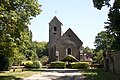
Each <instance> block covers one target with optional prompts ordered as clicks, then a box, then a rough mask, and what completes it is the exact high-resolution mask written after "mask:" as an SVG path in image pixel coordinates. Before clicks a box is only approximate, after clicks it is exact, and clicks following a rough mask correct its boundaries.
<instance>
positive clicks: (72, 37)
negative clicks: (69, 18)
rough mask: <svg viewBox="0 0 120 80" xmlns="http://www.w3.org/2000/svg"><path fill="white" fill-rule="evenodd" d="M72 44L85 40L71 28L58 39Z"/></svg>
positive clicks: (80, 43) (78, 43)
mask: <svg viewBox="0 0 120 80" xmlns="http://www.w3.org/2000/svg"><path fill="white" fill-rule="evenodd" d="M61 42H62V43H63V44H68V43H69V44H71V45H73V46H74V45H76V44H77V45H82V44H83V42H82V41H81V40H80V39H79V38H78V37H77V35H76V34H75V33H74V32H73V31H72V30H71V29H70V28H69V29H68V30H67V31H66V32H65V33H64V34H63V35H62V36H61V38H60V39H59V40H58V41H57V43H61Z"/></svg>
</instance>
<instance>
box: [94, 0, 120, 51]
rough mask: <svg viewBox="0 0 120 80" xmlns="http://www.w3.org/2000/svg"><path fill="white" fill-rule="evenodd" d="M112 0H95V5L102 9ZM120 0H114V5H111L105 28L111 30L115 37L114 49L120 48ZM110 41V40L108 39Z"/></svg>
mask: <svg viewBox="0 0 120 80" xmlns="http://www.w3.org/2000/svg"><path fill="white" fill-rule="evenodd" d="M110 1H112V0H93V3H94V7H96V8H97V9H99V10H100V9H101V8H102V7H103V6H105V5H108V6H110ZM119 17H120V0H114V1H113V5H112V6H110V9H109V13H108V21H107V22H105V24H106V25H105V29H107V30H106V31H107V32H109V34H110V35H111V36H113V37H114V41H112V44H111V46H110V47H111V48H112V50H114V51H119V50H120V45H119V44H120V23H119V21H120V18H119ZM108 41H109V40H108Z"/></svg>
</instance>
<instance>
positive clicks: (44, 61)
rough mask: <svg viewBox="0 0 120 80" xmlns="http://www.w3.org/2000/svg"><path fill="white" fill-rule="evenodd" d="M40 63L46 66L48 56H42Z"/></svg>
mask: <svg viewBox="0 0 120 80" xmlns="http://www.w3.org/2000/svg"><path fill="white" fill-rule="evenodd" d="M40 62H41V63H42V65H46V64H47V62H48V56H42V57H41V58H40Z"/></svg>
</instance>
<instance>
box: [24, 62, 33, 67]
mask: <svg viewBox="0 0 120 80" xmlns="http://www.w3.org/2000/svg"><path fill="white" fill-rule="evenodd" d="M24 66H25V67H26V68H32V66H33V62H32V61H26V62H24Z"/></svg>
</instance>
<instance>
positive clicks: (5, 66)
mask: <svg viewBox="0 0 120 80" xmlns="http://www.w3.org/2000/svg"><path fill="white" fill-rule="evenodd" d="M11 66H12V63H11V61H10V59H9V58H7V57H5V56H4V55H2V54H0V71H6V70H9V69H10V68H11Z"/></svg>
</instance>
